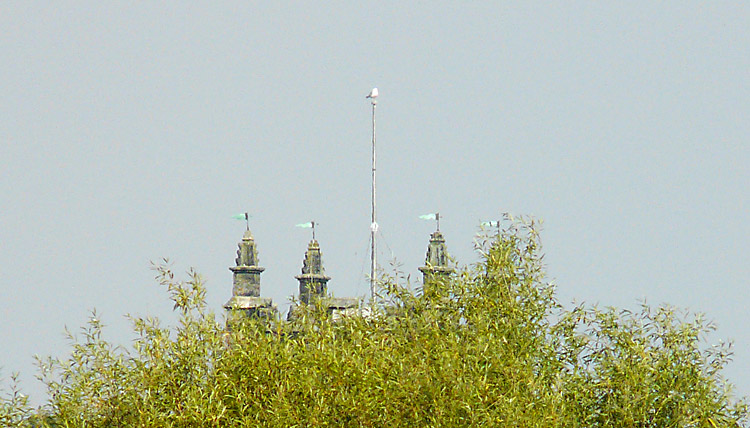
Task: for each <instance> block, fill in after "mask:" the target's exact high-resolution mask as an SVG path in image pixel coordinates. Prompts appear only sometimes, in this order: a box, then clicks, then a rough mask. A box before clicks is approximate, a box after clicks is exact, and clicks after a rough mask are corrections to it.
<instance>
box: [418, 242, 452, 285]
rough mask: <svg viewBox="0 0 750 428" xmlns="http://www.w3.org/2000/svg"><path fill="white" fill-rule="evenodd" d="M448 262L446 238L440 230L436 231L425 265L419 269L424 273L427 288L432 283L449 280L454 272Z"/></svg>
mask: <svg viewBox="0 0 750 428" xmlns="http://www.w3.org/2000/svg"><path fill="white" fill-rule="evenodd" d="M448 261H449V260H448V248H447V247H446V245H445V238H443V234H442V233H440V230H436V231H435V232H433V233H432V234H431V235H430V243H429V245H428V246H427V257H426V258H425V265H424V266H422V267H420V268H419V270H420V271H421V272H422V277H423V278H422V283H423V284H424V287H425V288H426V287H428V285H429V284H431V283H439V282H442V281H446V280H447V279H448V276H449V275H450V274H451V273H453V271H454V269H453V268H452V267H450V266H449V264H448Z"/></svg>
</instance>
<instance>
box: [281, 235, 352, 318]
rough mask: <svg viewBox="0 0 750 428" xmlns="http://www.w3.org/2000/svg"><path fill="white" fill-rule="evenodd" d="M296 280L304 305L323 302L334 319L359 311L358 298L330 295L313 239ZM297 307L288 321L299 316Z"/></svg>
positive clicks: (318, 246) (290, 310)
mask: <svg viewBox="0 0 750 428" xmlns="http://www.w3.org/2000/svg"><path fill="white" fill-rule="evenodd" d="M294 278H296V279H297V281H299V300H300V302H301V303H303V304H313V303H315V302H316V300H317V301H318V302H321V303H322V304H323V305H325V307H326V308H328V311H329V312H330V313H331V314H332V315H333V316H334V319H336V318H337V317H339V316H341V314H343V313H346V312H347V311H351V310H357V308H358V307H359V304H360V300H359V299H358V298H356V297H331V296H329V295H328V281H329V280H330V279H331V278H330V277H328V276H326V275H325V270H324V269H323V259H322V256H321V253H320V245H319V244H318V241H316V240H315V239H313V240H312V241H310V243H309V244H308V245H307V251H306V252H305V259H304V260H303V262H302V273H301V274H300V275H297V276H295V277H294ZM297 311H298V308H297V305H292V306H291V307H290V308H289V314H288V315H287V319H289V320H293V319H295V317H296V316H297Z"/></svg>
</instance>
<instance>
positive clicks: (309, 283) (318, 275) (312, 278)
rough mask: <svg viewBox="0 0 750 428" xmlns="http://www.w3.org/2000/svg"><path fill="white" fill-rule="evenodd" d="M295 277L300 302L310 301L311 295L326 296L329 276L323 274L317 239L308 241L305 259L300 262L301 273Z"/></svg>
mask: <svg viewBox="0 0 750 428" xmlns="http://www.w3.org/2000/svg"><path fill="white" fill-rule="evenodd" d="M295 278H296V279H297V281H299V298H300V300H301V301H302V302H304V303H310V298H311V297H317V298H323V297H326V294H327V293H328V286H327V284H328V281H329V280H330V279H331V278H330V277H328V276H325V273H324V270H323V260H322V258H321V254H320V245H319V244H318V241H316V240H314V239H313V240H312V241H310V244H309V245H308V246H307V251H306V252H305V260H304V261H303V262H302V274H300V275H297V276H295Z"/></svg>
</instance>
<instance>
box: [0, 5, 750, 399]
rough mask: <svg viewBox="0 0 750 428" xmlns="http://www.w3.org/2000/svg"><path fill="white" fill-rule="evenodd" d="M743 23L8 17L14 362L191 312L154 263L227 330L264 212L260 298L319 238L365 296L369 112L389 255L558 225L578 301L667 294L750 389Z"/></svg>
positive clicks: (528, 16)
mask: <svg viewBox="0 0 750 428" xmlns="http://www.w3.org/2000/svg"><path fill="white" fill-rule="evenodd" d="M749 22H750V4H748V3H746V2H698V1H684V0H682V1H672V2H653V1H628V2H521V3H520V4H519V3H518V2H508V3H499V2H466V1H464V2H450V3H448V2H413V3H407V4H404V2H369V3H363V2H338V3H329V4H328V5H326V6H320V5H318V4H314V3H301V2H295V3H288V4H283V3H281V2H271V3H260V2H255V3H254V4H251V3H250V2H237V3H228V2H202V3H197V2H191V3H190V4H185V3H184V2H179V3H178V2H172V3H159V4H156V3H151V2H137V3H132V2H55V3H53V4H52V5H51V4H50V3H49V2H32V1H16V2H3V3H2V4H0V64H2V65H0V166H1V168H0V171H1V174H2V180H1V181H0V207H1V208H2V212H0V242H2V245H1V246H0V314H2V315H1V319H2V329H1V330H0V366H2V374H3V376H4V377H7V376H8V375H9V374H10V372H12V371H21V372H22V380H23V382H24V383H23V386H24V388H25V389H26V390H27V391H30V392H31V393H32V394H33V395H34V397H35V401H37V402H38V401H40V400H41V399H42V398H41V397H43V393H42V391H41V387H40V386H39V384H38V382H36V381H35V380H34V378H33V376H34V374H36V370H35V369H34V367H33V359H32V356H33V355H34V354H40V355H49V354H52V355H62V354H64V353H65V352H66V351H67V350H68V345H67V343H66V341H65V339H64V337H63V327H64V326H65V325H67V326H68V327H70V328H71V329H74V330H75V329H77V328H78V327H79V326H81V325H83V324H84V323H85V321H86V319H87V316H88V311H89V310H90V309H91V308H97V310H98V311H99V313H100V318H101V319H102V320H103V321H104V323H105V324H107V325H108V326H109V327H108V329H107V337H108V338H110V339H111V340H113V341H115V342H118V343H127V342H128V341H129V340H130V339H131V336H130V335H129V326H128V322H127V321H126V320H125V319H124V317H123V314H125V313H132V314H136V315H146V314H151V315H158V316H160V317H163V318H164V319H166V320H171V319H173V316H172V315H171V305H170V304H169V302H168V301H167V297H166V293H165V291H164V290H162V289H160V288H159V286H158V285H156V283H155V282H154V281H153V279H152V277H153V273H152V272H151V271H150V270H149V260H158V259H160V258H162V257H169V258H171V259H173V260H174V261H175V268H176V269H177V270H178V271H184V270H186V269H187V268H188V267H190V266H192V267H195V268H196V270H198V271H199V272H201V273H203V274H204V276H205V278H206V281H207V286H208V288H209V292H208V293H209V294H208V299H209V302H210V304H211V306H212V307H213V308H214V309H215V310H216V311H218V312H220V311H222V309H221V305H222V304H223V303H224V302H225V301H226V300H227V299H228V298H229V296H230V294H231V272H229V270H228V269H227V268H228V267H229V266H230V265H232V264H233V263H234V256H235V255H234V252H235V249H236V244H237V241H238V240H239V239H240V237H241V235H242V231H243V228H244V225H243V224H242V223H241V222H238V221H235V220H232V219H231V218H230V216H231V215H232V214H235V213H239V212H243V211H245V210H248V211H250V212H251V213H252V214H253V218H252V221H251V228H252V230H253V232H254V234H255V237H256V240H257V242H258V246H259V249H260V259H261V262H262V265H263V266H265V267H266V272H265V273H264V274H263V277H262V293H263V295H264V296H268V297H273V298H274V300H275V301H276V302H278V303H281V304H282V307H284V306H285V305H283V303H284V301H285V300H286V298H287V297H288V296H289V295H291V294H293V293H296V290H297V284H296V281H295V280H294V278H293V276H294V275H296V274H297V273H299V270H300V268H301V265H302V256H303V253H304V250H305V247H306V243H307V241H308V239H309V231H306V230H300V229H295V228H294V225H295V224H296V223H301V222H306V221H309V220H316V221H318V222H319V224H320V227H319V228H318V230H317V235H318V239H319V241H320V244H321V246H322V250H323V256H324V262H325V266H326V269H327V273H328V274H329V275H330V276H332V277H333V279H332V280H331V282H330V290H331V291H333V292H334V293H335V294H337V295H339V296H346V295H364V294H365V293H366V291H367V283H366V281H364V276H365V275H366V273H367V268H366V266H367V265H366V263H367V262H366V258H367V255H366V250H367V243H368V233H369V231H368V226H369V191H370V190H369V178H370V175H369V174H370V171H369V162H370V145H369V144H370V105H369V103H368V102H367V101H366V100H365V98H364V96H365V95H366V94H367V93H368V92H369V91H370V89H371V88H372V87H373V86H377V87H378V88H379V89H380V98H379V105H378V143H379V147H378V157H379V171H378V173H379V206H380V210H379V213H380V214H379V218H380V221H379V223H380V225H381V232H382V234H383V237H384V239H383V241H382V244H381V260H383V261H386V260H388V259H389V258H390V257H391V253H393V255H395V257H396V258H397V259H398V261H399V262H401V263H403V269H404V270H405V271H406V272H407V273H411V274H412V276H416V274H417V273H418V272H417V270H416V268H417V266H419V265H421V264H422V262H423V260H424V253H425V250H426V245H427V239H428V236H429V232H430V231H431V230H432V228H433V224H432V223H431V222H424V221H421V220H419V219H418V218H417V216H418V215H420V214H425V213H428V212H434V211H440V213H441V214H442V215H443V217H444V219H443V221H442V222H441V229H442V230H443V231H444V234H445V236H446V238H447V240H448V245H449V250H450V251H451V253H452V254H453V255H454V256H455V257H456V258H457V259H458V260H459V261H460V262H462V263H464V264H469V263H473V262H474V261H476V256H475V254H474V253H473V251H472V237H473V235H474V233H475V231H476V227H477V225H478V224H479V222H480V221H481V220H487V219H495V218H497V217H498V216H499V215H500V213H502V212H506V211H508V212H512V213H514V214H530V215H533V216H535V217H538V218H541V219H543V220H544V222H545V227H544V232H543V235H542V239H543V242H544V243H545V252H546V254H547V256H546V260H547V263H548V272H549V277H550V279H553V280H554V282H555V283H556V284H557V285H558V290H559V297H560V299H561V300H562V301H563V302H564V303H566V304H570V303H571V302H572V301H573V300H576V301H579V302H581V301H583V302H587V303H590V304H594V303H598V304H599V305H602V306H608V305H613V306H618V307H628V308H635V307H637V306H638V302H639V301H641V300H643V299H645V300H646V301H648V302H649V303H653V304H658V303H662V302H668V303H671V304H673V305H676V306H678V307H685V308H689V309H690V310H693V311H700V312H705V313H706V315H707V317H708V318H709V319H713V320H715V321H716V322H717V324H718V330H717V332H716V333H715V334H713V335H711V336H710V337H709V339H710V341H712V342H717V341H718V340H720V339H733V340H734V341H735V343H736V346H735V351H736V356H735V362H734V363H733V364H732V365H731V366H730V367H729V369H728V370H727V371H726V374H727V376H728V377H729V378H730V380H731V381H733V382H734V383H735V384H737V386H738V390H739V392H740V393H741V394H743V395H749V394H750V333H748V331H747V328H746V326H747V325H748V321H750V315H748V312H747V308H748V307H750V295H749V294H748V293H747V289H748V278H749V277H750V263H748V254H750V226H748V206H749V202H750V197H749V196H748V194H749V192H748V185H749V184H750V173H749V172H748V165H750V148H748V142H747V137H748V135H750V125H749V123H750V122H749V121H748V116H749V114H750V101H749V100H750V90H749V89H750V83H749V82H750V71H749V70H750V25H748V23H749Z"/></svg>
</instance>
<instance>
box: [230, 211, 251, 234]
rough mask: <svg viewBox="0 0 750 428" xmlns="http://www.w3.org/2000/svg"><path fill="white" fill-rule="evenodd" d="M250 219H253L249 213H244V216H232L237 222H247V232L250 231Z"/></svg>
mask: <svg viewBox="0 0 750 428" xmlns="http://www.w3.org/2000/svg"><path fill="white" fill-rule="evenodd" d="M250 217H252V216H251V215H250V214H248V213H242V214H235V215H233V216H232V218H233V219H235V220H245V226H246V227H247V230H250Z"/></svg>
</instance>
